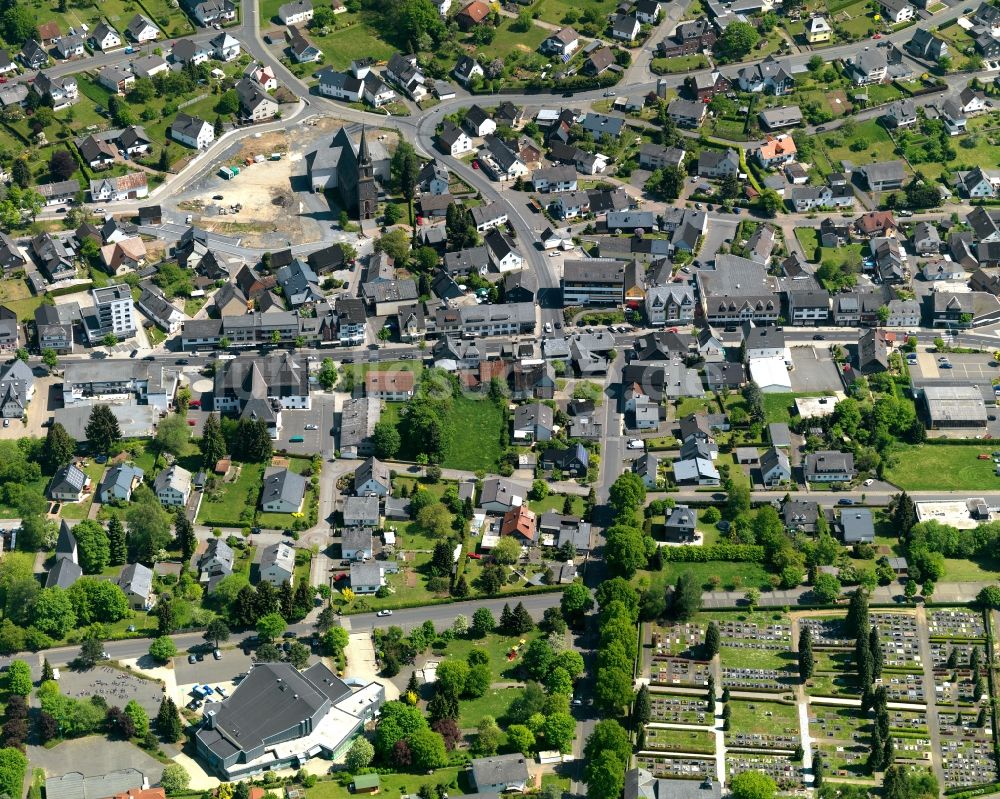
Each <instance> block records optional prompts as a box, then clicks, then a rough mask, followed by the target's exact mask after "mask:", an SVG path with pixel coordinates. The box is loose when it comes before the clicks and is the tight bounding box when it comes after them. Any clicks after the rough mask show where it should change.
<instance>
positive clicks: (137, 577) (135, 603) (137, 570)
mask: <svg viewBox="0 0 1000 799" xmlns="http://www.w3.org/2000/svg"><path fill="white" fill-rule="evenodd" d="M116 582H117V583H118V587H119V588H121V589H122V591H123V592H124V593H125V598H126V599H127V600H128V604H129V607H130V608H132V609H133V610H150V609H151V608H152V607H153V605H154V604H155V602H156V595H155V594H154V593H153V570H152V569H150V568H149V567H148V566H143V565H142V564H141V563H129V564H128V565H126V566H125V568H123V569H122V570H121V574H119V575H118V580H117V581H116Z"/></svg>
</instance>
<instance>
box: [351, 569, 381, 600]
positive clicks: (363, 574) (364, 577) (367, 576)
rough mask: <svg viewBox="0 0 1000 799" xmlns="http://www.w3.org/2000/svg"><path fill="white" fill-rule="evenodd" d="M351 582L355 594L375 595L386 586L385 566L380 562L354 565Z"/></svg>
mask: <svg viewBox="0 0 1000 799" xmlns="http://www.w3.org/2000/svg"><path fill="white" fill-rule="evenodd" d="M350 581H351V590H352V591H353V592H354V593H355V594H374V593H375V592H377V591H378V590H379V589H380V588H381V587H382V586H384V585H385V566H384V565H383V564H382V563H380V562H378V561H365V562H363V563H357V562H355V563H352V564H351V574H350Z"/></svg>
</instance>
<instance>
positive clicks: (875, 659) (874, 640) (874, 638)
mask: <svg viewBox="0 0 1000 799" xmlns="http://www.w3.org/2000/svg"><path fill="white" fill-rule="evenodd" d="M868 654H869V657H870V658H871V664H872V679H875V680H877V679H878V678H879V677H881V676H882V664H883V662H884V659H885V658H884V656H883V654H882V642H881V640H880V639H879V634H878V627H877V626H875V625H872V628H871V631H870V632H869V633H868Z"/></svg>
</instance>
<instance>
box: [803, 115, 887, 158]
mask: <svg viewBox="0 0 1000 799" xmlns="http://www.w3.org/2000/svg"><path fill="white" fill-rule="evenodd" d="M817 141H818V142H819V143H820V145H821V147H822V148H823V149H824V150H825V151H826V155H827V157H828V158H829V159H830V161H831V162H832V163H833V164H834V166H835V167H837V168H839V166H838V165H839V164H840V161H841V160H847V161H853V162H854V163H855V164H858V165H861V164H869V163H874V162H875V161H890V160H892V159H894V158H896V157H897V156H896V151H895V147H894V145H893V143H892V140H891V139H890V138H889V134H888V133H886V131H885V128H883V127H882V126H881V125H880V124H879V123H878V121H877V120H874V119H873V120H868V121H866V122H859V123H857V124H856V125H854V131H853V133H851V134H850V135H846V134H844V133H843V132H842V131H840V130H835V131H831V132H830V133H825V134H823V135H821V136H819V137H818V139H817ZM860 142H864V143H865V147H864V149H862V150H860V151H855V150H852V149H851V144H852V143H860Z"/></svg>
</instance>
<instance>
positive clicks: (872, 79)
mask: <svg viewBox="0 0 1000 799" xmlns="http://www.w3.org/2000/svg"><path fill="white" fill-rule="evenodd" d="M893 2H895V0H893ZM911 8H912V6H911ZM844 64H845V66H846V68H847V74H848V75H849V76H850V77H851V79H852V80H853V81H854V82H855V83H856V84H857V85H858V86H865V85H867V84H869V83H881V82H882V81H884V80H885V77H886V73H887V71H888V69H889V60H888V58H887V57H886V54H885V50H884V49H882V48H881V47H875V48H871V47H865V49H864V50H862V51H861V52H860V53H858V54H857V55H854V56H849V57H848V58H847V59H845V61H844Z"/></svg>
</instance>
